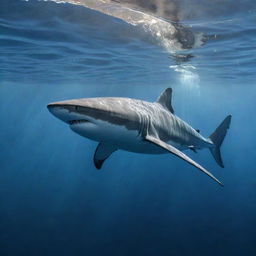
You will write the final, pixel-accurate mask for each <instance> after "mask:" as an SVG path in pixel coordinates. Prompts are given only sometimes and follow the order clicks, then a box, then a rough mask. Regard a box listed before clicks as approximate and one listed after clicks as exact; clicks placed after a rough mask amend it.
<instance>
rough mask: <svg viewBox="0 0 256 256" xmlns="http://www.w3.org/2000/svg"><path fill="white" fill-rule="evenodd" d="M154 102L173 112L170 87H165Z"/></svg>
mask: <svg viewBox="0 0 256 256" xmlns="http://www.w3.org/2000/svg"><path fill="white" fill-rule="evenodd" d="M156 102H157V103H159V104H161V105H162V106H163V107H164V108H166V109H168V110H169V111H170V112H171V113H172V114H174V110H173V108H172V88H167V89H165V90H164V91H163V92H162V94H161V95H160V97H159V98H158V99H157V101H156Z"/></svg>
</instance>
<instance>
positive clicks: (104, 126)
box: [70, 121, 167, 154]
mask: <svg viewBox="0 0 256 256" xmlns="http://www.w3.org/2000/svg"><path fill="white" fill-rule="evenodd" d="M70 128H71V129H72V130H73V131H74V132H76V133H78V134H80V135H81V136H83V137H86V138H88V139H91V140H94V141H98V142H105V143H110V144H112V145H115V146H116V147H117V148H119V149H123V150H126V151H130V152H136V153H145V154H164V153H167V152H166V151H165V150H164V149H162V148H160V147H158V146H156V145H154V144H152V143H149V142H147V141H144V140H143V138H142V137H141V136H140V135H139V131H138V130H128V129H127V128H126V127H125V126H121V125H114V124H110V123H108V122H104V121H97V122H94V123H92V122H85V123H80V124H79V123H78V124H74V125H71V126H70Z"/></svg>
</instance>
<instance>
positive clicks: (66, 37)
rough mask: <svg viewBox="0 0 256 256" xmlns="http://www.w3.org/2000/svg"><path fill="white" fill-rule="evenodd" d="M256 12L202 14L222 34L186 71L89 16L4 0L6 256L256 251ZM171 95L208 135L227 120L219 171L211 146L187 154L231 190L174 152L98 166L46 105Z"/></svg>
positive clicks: (2, 200)
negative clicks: (229, 117)
mask: <svg viewBox="0 0 256 256" xmlns="http://www.w3.org/2000/svg"><path fill="white" fill-rule="evenodd" d="M229 2H230V1H229ZM252 2H253V1H251V2H250V1H248V3H250V4H252ZM223 8H224V7H223ZM248 9H249V5H248ZM254 13H255V12H254V10H253V9H251V6H250V11H247V10H246V6H243V8H239V6H237V8H234V10H233V12H232V13H231V12H228V11H227V10H226V12H225V11H223V12H222V13H221V15H220V16H214V17H209V18H208V19H207V17H204V19H203V20H202V19H201V20H200V22H199V19H198V20H195V19H194V20H193V21H192V24H193V27H194V28H195V29H197V30H201V31H203V32H205V33H207V34H209V35H216V36H215V39H213V40H211V41H209V42H208V43H207V44H206V45H204V46H203V47H202V48H199V49H194V50H191V51H190V52H189V53H191V54H192V55H194V58H192V59H191V60H190V62H187V63H180V62H179V61H177V59H176V58H174V57H173V56H172V55H171V54H169V53H168V52H167V51H166V49H162V48H160V47H158V46H157V45H153V44H152V42H151V41H150V40H149V38H148V36H147V35H143V33H141V31H140V30H138V29H137V28H134V27H132V26H130V25H128V24H126V23H124V22H123V21H119V20H117V19H114V18H111V17H108V16H105V15H103V14H99V13H97V12H94V11H92V10H87V9H85V8H83V7H80V6H72V5H69V4H56V3H53V2H38V1H29V2H24V1H19V0H11V1H7V0H2V1H1V3H0V117H1V121H0V122H1V125H0V143H1V144H0V145H1V147H0V255H1V256H7V255H17V256H20V255H44V256H45V255H54V256H55V255H77V256H79V255H88V256H94V255H118V256H121V255H125V256H126V255H129V256H130V255H147V256H151V255H154V256H155V255H163V256H167V255H168V256H169V255H179V256H180V255H203V256H206V255H207V256H208V255H225V256H227V255H232V256H234V255H239V256H241V255H246V256H247V255H248V256H250V255H256V175H255V172H256V168H255V164H256V149H255V131H256V119H255V109H256V100H255V99H256V87H255V77H256V75H255V64H256V63H255V62H256V61H255V54H256V50H255V32H256V31H255V22H256V18H255V14H254ZM225 15H226V16H225ZM166 87H172V88H173V107H174V109H175V112H176V114H177V115H178V116H180V117H181V118H183V119H184V120H186V121H187V122H189V123H190V124H191V125H192V126H193V127H195V128H196V129H200V130H201V133H202V134H203V135H205V136H208V135H209V134H211V132H212V131H213V130H214V129H215V128H216V127H217V125H218V124H219V123H220V122H221V121H222V119H223V118H224V117H225V116H226V115H228V114H232V115H233V120H232V124H231V129H230V130H229V133H228V135H227V138H226V140H225V141H224V144H223V147H222V154H223V159H224V163H225V166H226V168H225V169H221V168H219V167H218V166H217V165H216V163H215V162H214V160H213V159H212V157H211V155H210V153H209V152H208V151H207V150H204V151H200V152H199V153H198V154H194V153H193V152H187V154H188V155H189V156H191V157H192V158H193V159H195V160H196V161H198V162H199V163H200V164H202V165H203V166H204V167H206V168H207V169H208V170H210V171H212V172H213V173H214V175H216V176H217V177H218V178H219V179H220V180H221V181H222V182H223V183H224V184H225V186H224V187H223V188H222V187H220V186H218V185H217V184H216V183H214V182H213V181H212V180H211V179H209V178H208V177H206V176H205V175H202V174H201V173H200V172H199V171H198V170H196V169H195V168H193V167H191V166H189V165H187V164H186V163H185V162H183V161H181V160H180V159H177V158H175V157H173V156H171V155H168V154H167V155H159V156H157V155H156V156H152V155H139V154H133V153H128V152H124V151H118V152H116V153H114V154H113V156H111V158H110V159H109V160H108V161H106V164H105V166H104V168H103V169H102V170H101V171H98V170H96V169H95V168H94V166H93V161H92V158H93V154H94V150H95V148H96V146H97V144H96V143H95V142H92V141H89V140H86V139H84V138H82V137H79V136H78V135H76V134H75V133H73V132H72V131H71V130H70V129H69V128H68V127H67V126H66V125H65V124H64V123H62V122H60V121H58V120H57V119H56V118H54V117H53V116H52V115H51V114H50V113H49V112H48V111H47V108H46V105H47V104H48V103H49V102H52V101H57V100H58V101H59V100H64V99H71V98H81V97H94V96H124V97H133V98H139V99H144V100H148V101H154V100H155V99H156V98H157V97H158V96H159V94H160V93H161V91H163V90H164V89H165V88H166Z"/></svg>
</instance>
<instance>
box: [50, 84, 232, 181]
mask: <svg viewBox="0 0 256 256" xmlns="http://www.w3.org/2000/svg"><path fill="white" fill-rule="evenodd" d="M171 98H172V89H171V88H168V89H166V90H165V91H164V92H163V93H162V94H161V96H160V97H159V98H158V100H157V101H156V102H153V103H151V102H146V101H142V100H137V99H130V98H85V99H78V100H69V101H62V102H56V103H51V104H49V105H48V108H49V110H50V112H52V113H53V114H54V115H55V116H56V117H58V118H59V119H61V120H62V121H65V122H66V123H68V124H69V125H70V127H71V129H72V130H73V131H74V132H76V133H78V134H80V135H81V136H84V137H87V138H89V139H92V140H95V141H98V142H100V143H99V145H98V147H97V149H96V152H95V155H94V163H95V166H96V167H97V168H98V169H100V168H101V167H102V165H103V163H104V161H105V160H106V159H107V158H108V157H109V156H110V155H111V154H112V153H113V152H114V151H116V150H118V149H123V150H127V151H132V152H137V153H147V154H162V153H167V152H168V153H172V154H174V155H176V156H178V157H180V158H181V159H183V160H185V161H187V162H188V163H190V164H191V165H193V166H195V167H196V168H198V169H200V170H201V171H202V172H204V173H205V174H207V175H208V176H210V177H211V178H213V179H214V180H215V181H217V182H218V183H219V184H221V183H220V182H219V181H218V180H217V179H216V178H215V177H214V176H213V175H212V174H211V173H210V172H209V171H207V170H206V169H205V168H203V167H202V166H200V165H199V164H198V163H196V162H195V161H193V160H192V159H191V158H189V157H188V156H187V155H185V154H184V153H182V152H181V150H185V149H191V150H193V151H194V152H197V150H199V149H202V148H209V149H210V151H211V153H212V154H213V156H214V158H215V160H216V162H217V163H218V164H219V165H220V166H221V167H224V166H223V162H222V159H221V155H220V146H221V144H222V142H223V140H224V137H225V135H226V132H227V129H228V128H229V125H230V121H231V116H228V117H226V118H225V120H224V121H223V122H222V123H221V125H220V126H219V127H218V128H217V129H216V130H215V132H214V133H213V134H212V135H211V136H210V137H209V138H205V137H203V136H202V135H201V134H200V133H199V131H198V130H195V129H194V128H192V127H191V126H190V125H189V124H187V123H186V122H184V121H183V120H181V119H180V118H178V117H177V116H176V115H175V114H174V110H173V107H172V103H171Z"/></svg>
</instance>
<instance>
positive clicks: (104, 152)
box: [93, 142, 117, 169]
mask: <svg viewBox="0 0 256 256" xmlns="http://www.w3.org/2000/svg"><path fill="white" fill-rule="evenodd" d="M116 150H117V148H116V147H115V146H113V145H111V144H108V143H103V142H100V143H99V145H98V147H97V149H96V151H95V153H94V157H93V161H94V165H95V167H96V168H97V169H101V167H102V165H103V163H104V161H105V160H106V159H107V158H108V157H109V156H110V155H111V154H112V153H113V152H115V151H116Z"/></svg>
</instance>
